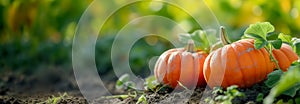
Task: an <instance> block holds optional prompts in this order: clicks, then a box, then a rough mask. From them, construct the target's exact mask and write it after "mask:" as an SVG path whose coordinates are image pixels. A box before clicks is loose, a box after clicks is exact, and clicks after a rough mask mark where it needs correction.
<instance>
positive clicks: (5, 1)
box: [0, 0, 300, 76]
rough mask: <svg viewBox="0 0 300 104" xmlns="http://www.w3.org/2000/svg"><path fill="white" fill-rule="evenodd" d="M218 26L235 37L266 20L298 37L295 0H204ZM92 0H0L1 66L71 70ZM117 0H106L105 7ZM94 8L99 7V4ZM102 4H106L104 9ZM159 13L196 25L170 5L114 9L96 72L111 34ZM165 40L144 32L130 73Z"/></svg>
mask: <svg viewBox="0 0 300 104" xmlns="http://www.w3.org/2000/svg"><path fill="white" fill-rule="evenodd" d="M176 1H178V2H179V3H183V5H187V6H186V7H187V8H192V9H193V10H194V11H195V12H201V9H200V7H196V6H195V5H194V4H193V3H191V2H188V1H182V0H181V1H180V0H176ZM205 1H206V3H207V5H208V6H209V8H211V10H212V11H213V12H214V14H215V15H216V17H217V18H218V20H219V22H220V24H221V25H224V26H226V28H227V33H228V34H230V35H229V36H230V39H231V40H233V41H235V40H238V39H239V38H240V36H241V35H242V33H243V31H244V29H245V28H246V27H247V26H248V25H249V24H251V23H255V22H259V21H269V22H271V23H272V24H273V25H274V26H275V28H276V31H278V32H283V33H286V34H290V35H292V36H299V33H300V17H299V10H300V1H299V0H205ZM91 2H92V0H0V12H1V14H0V70H1V71H21V72H24V73H32V72H33V71H35V69H36V68H38V67H41V66H60V67H64V68H66V69H72V65H71V64H72V62H71V55H72V54H71V52H72V39H73V35H74V32H75V29H76V26H77V22H78V21H79V19H80V17H81V15H82V14H83V12H84V10H85V9H86V8H87V7H88V6H89V4H90V3H91ZM119 3H120V1H118V0H114V1H107V2H104V3H103V4H102V5H103V6H104V7H109V6H110V5H117V4H119ZM99 9H103V8H101V7H99ZM104 9H105V8H104ZM143 15H160V16H164V17H167V18H170V19H172V20H174V21H176V22H178V23H180V24H184V25H185V26H186V27H184V28H186V29H188V30H189V32H192V31H194V30H196V29H200V28H201V27H200V26H199V25H197V24H196V23H195V20H194V19H193V18H192V17H191V16H189V15H188V14H186V13H185V12H184V11H181V10H180V9H178V8H174V7H172V6H169V5H165V4H164V5H161V6H160V7H151V6H150V5H149V2H141V3H138V4H136V5H135V6H127V7H124V8H123V9H122V10H120V11H118V12H117V13H114V14H113V15H112V16H111V17H110V18H109V19H108V20H107V21H106V23H105V24H104V26H103V28H102V30H101V32H100V33H99V34H101V36H102V37H101V39H98V41H97V43H96V47H95V48H96V63H97V66H98V67H101V70H100V69H99V72H100V73H107V72H108V71H109V70H111V69H112V65H111V59H110V49H111V45H112V42H113V40H114V36H115V35H116V33H117V32H118V31H119V30H120V29H121V28H122V27H123V26H124V25H126V24H127V23H128V22H130V21H131V18H132V17H133V16H134V17H137V16H143ZM168 31H173V30H172V29H170V30H168ZM173 47H174V46H172V45H171V44H170V43H169V42H168V41H167V40H164V39H162V38H158V37H155V36H149V37H145V38H143V39H141V40H139V41H138V42H137V43H135V44H134V46H133V48H132V50H131V52H130V66H131V68H132V69H133V71H134V73H136V74H139V73H142V74H140V75H141V76H146V75H148V74H149V73H150V71H149V68H148V62H147V61H145V60H150V58H151V57H153V56H159V55H160V54H161V53H162V52H164V51H165V50H167V49H170V48H173Z"/></svg>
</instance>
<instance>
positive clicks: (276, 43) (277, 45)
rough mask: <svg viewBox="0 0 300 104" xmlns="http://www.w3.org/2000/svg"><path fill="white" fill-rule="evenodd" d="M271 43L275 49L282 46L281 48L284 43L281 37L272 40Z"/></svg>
mask: <svg viewBox="0 0 300 104" xmlns="http://www.w3.org/2000/svg"><path fill="white" fill-rule="evenodd" d="M269 43H271V44H272V46H273V47H274V48H275V49H280V48H281V45H282V41H281V39H277V40H270V41H269Z"/></svg>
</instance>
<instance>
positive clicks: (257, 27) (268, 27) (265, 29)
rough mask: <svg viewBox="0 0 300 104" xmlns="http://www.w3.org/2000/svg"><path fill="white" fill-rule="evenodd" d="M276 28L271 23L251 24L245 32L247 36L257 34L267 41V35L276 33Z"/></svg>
mask: <svg viewBox="0 0 300 104" xmlns="http://www.w3.org/2000/svg"><path fill="white" fill-rule="evenodd" d="M274 30H275V28H274V26H273V25H272V24H271V23H269V22H258V23H256V24H251V25H250V26H249V27H248V28H247V29H246V31H245V34H256V35H258V36H260V37H262V38H263V39H265V40H267V38H266V37H267V34H268V33H271V32H274Z"/></svg>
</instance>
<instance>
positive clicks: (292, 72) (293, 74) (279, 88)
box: [264, 64, 300, 104]
mask: <svg viewBox="0 0 300 104" xmlns="http://www.w3.org/2000/svg"><path fill="white" fill-rule="evenodd" d="M299 83H300V64H297V65H294V66H291V67H290V68H289V69H288V71H287V72H286V73H284V74H283V76H282V77H281V78H280V80H279V81H278V83H277V84H276V85H275V86H274V87H273V88H272V89H271V91H270V93H269V95H268V96H267V97H266V98H265V99H264V103H265V104H271V103H273V101H274V99H275V97H277V96H279V95H280V94H284V93H285V94H286V95H289V96H295V93H296V92H297V90H299V87H300V86H298V85H299ZM293 87H294V88H293Z"/></svg>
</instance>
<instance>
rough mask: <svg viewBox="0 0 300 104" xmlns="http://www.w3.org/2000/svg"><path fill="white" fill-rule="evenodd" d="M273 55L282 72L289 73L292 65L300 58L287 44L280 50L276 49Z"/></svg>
mask: <svg viewBox="0 0 300 104" xmlns="http://www.w3.org/2000/svg"><path fill="white" fill-rule="evenodd" d="M272 53H273V55H274V57H275V59H276V60H277V61H278V65H279V67H280V69H281V70H282V71H287V70H288V68H289V67H290V66H291V64H292V63H293V62H294V61H296V60H298V58H299V57H298V55H297V54H296V53H295V52H294V51H293V49H292V47H291V46H289V45H287V44H282V46H281V48H280V49H274V50H272Z"/></svg>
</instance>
